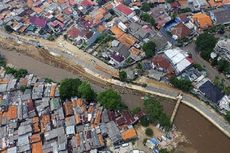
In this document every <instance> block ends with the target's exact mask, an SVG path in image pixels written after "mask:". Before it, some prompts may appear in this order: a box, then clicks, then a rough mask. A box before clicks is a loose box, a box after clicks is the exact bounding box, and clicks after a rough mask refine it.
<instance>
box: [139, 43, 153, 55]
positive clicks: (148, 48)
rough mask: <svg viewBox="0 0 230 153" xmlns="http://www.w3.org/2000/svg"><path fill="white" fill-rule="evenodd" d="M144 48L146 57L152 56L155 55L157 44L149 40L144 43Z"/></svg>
mask: <svg viewBox="0 0 230 153" xmlns="http://www.w3.org/2000/svg"><path fill="white" fill-rule="evenodd" d="M142 49H143V50H144V52H145V55H146V57H152V56H153V55H155V51H156V44H155V43H154V42H153V41H149V42H147V43H144V44H143V46H142Z"/></svg>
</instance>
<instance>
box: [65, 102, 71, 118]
mask: <svg viewBox="0 0 230 153" xmlns="http://www.w3.org/2000/svg"><path fill="white" fill-rule="evenodd" d="M64 111H65V115H66V116H70V115H73V104H72V102H71V101H67V102H65V103H64Z"/></svg>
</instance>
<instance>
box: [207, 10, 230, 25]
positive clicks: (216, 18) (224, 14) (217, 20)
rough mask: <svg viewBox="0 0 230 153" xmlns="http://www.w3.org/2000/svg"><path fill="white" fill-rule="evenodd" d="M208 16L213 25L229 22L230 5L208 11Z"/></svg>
mask: <svg viewBox="0 0 230 153" xmlns="http://www.w3.org/2000/svg"><path fill="white" fill-rule="evenodd" d="M210 16H211V18H212V20H213V23H214V24H215V25H224V24H229V23H230V6H226V7H223V8H218V9H216V10H213V11H210Z"/></svg>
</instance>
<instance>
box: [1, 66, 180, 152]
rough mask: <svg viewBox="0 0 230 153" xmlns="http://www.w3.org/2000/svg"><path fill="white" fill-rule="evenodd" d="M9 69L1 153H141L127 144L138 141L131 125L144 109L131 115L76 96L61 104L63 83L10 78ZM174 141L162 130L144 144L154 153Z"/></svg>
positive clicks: (3, 82) (5, 72)
mask: <svg viewBox="0 0 230 153" xmlns="http://www.w3.org/2000/svg"><path fill="white" fill-rule="evenodd" d="M8 69H10V68H9V67H6V68H3V67H2V68H1V71H0V76H1V79H0V80H1V84H0V90H1V95H0V96H1V103H0V151H1V152H7V153H17V152H32V153H36V152H38V153H41V152H43V153H46V152H47V153H49V152H77V153H78V152H90V153H94V152H98V151H100V152H109V151H116V152H120V151H122V152H127V151H132V150H133V152H144V151H141V150H139V148H138V147H135V146H134V145H132V144H133V143H134V144H135V141H137V140H138V135H137V131H136V128H135V127H134V125H136V124H137V123H138V122H139V120H140V119H141V118H143V117H144V116H145V113H144V112H143V111H141V110H138V111H136V113H135V115H134V114H132V113H131V112H130V111H128V110H121V111H120V110H111V109H106V108H105V107H103V106H102V105H100V104H99V103H95V101H87V100H86V99H84V98H80V97H79V98H78V97H72V98H71V99H69V100H68V99H66V100H65V101H63V100H62V99H63V95H64V93H63V89H60V90H59V88H68V87H67V86H66V87H62V86H64V85H63V84H65V83H61V84H59V83H54V82H50V81H51V80H48V79H42V78H39V77H37V76H35V75H33V74H26V73H24V74H23V75H24V77H21V78H20V77H19V78H15V73H14V74H12V73H11V72H9V70H8ZM11 69H13V68H11ZM68 81H69V80H67V81H66V82H68ZM63 82H65V81H63ZM72 83H73V82H72ZM73 85H74V84H73ZM60 86H61V87H60ZM60 94H61V95H60ZM102 98H105V96H103V97H102ZM159 130H160V129H159ZM176 137H177V136H176V133H173V132H167V135H162V138H161V137H158V138H154V137H152V138H151V139H147V138H146V145H147V146H148V147H149V148H150V149H153V150H155V152H157V151H158V147H160V146H161V147H163V148H165V147H167V144H170V143H171V142H172V141H174V139H175V138H176ZM131 142H132V143H131ZM141 143H142V142H141ZM127 146H128V147H127Z"/></svg>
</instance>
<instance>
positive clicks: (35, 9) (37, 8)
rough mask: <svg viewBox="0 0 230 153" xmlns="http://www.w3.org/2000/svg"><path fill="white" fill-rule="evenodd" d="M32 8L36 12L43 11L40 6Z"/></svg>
mask: <svg viewBox="0 0 230 153" xmlns="http://www.w3.org/2000/svg"><path fill="white" fill-rule="evenodd" d="M32 10H33V11H34V12H36V13H41V12H42V11H43V9H42V8H40V7H33V8H32Z"/></svg>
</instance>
